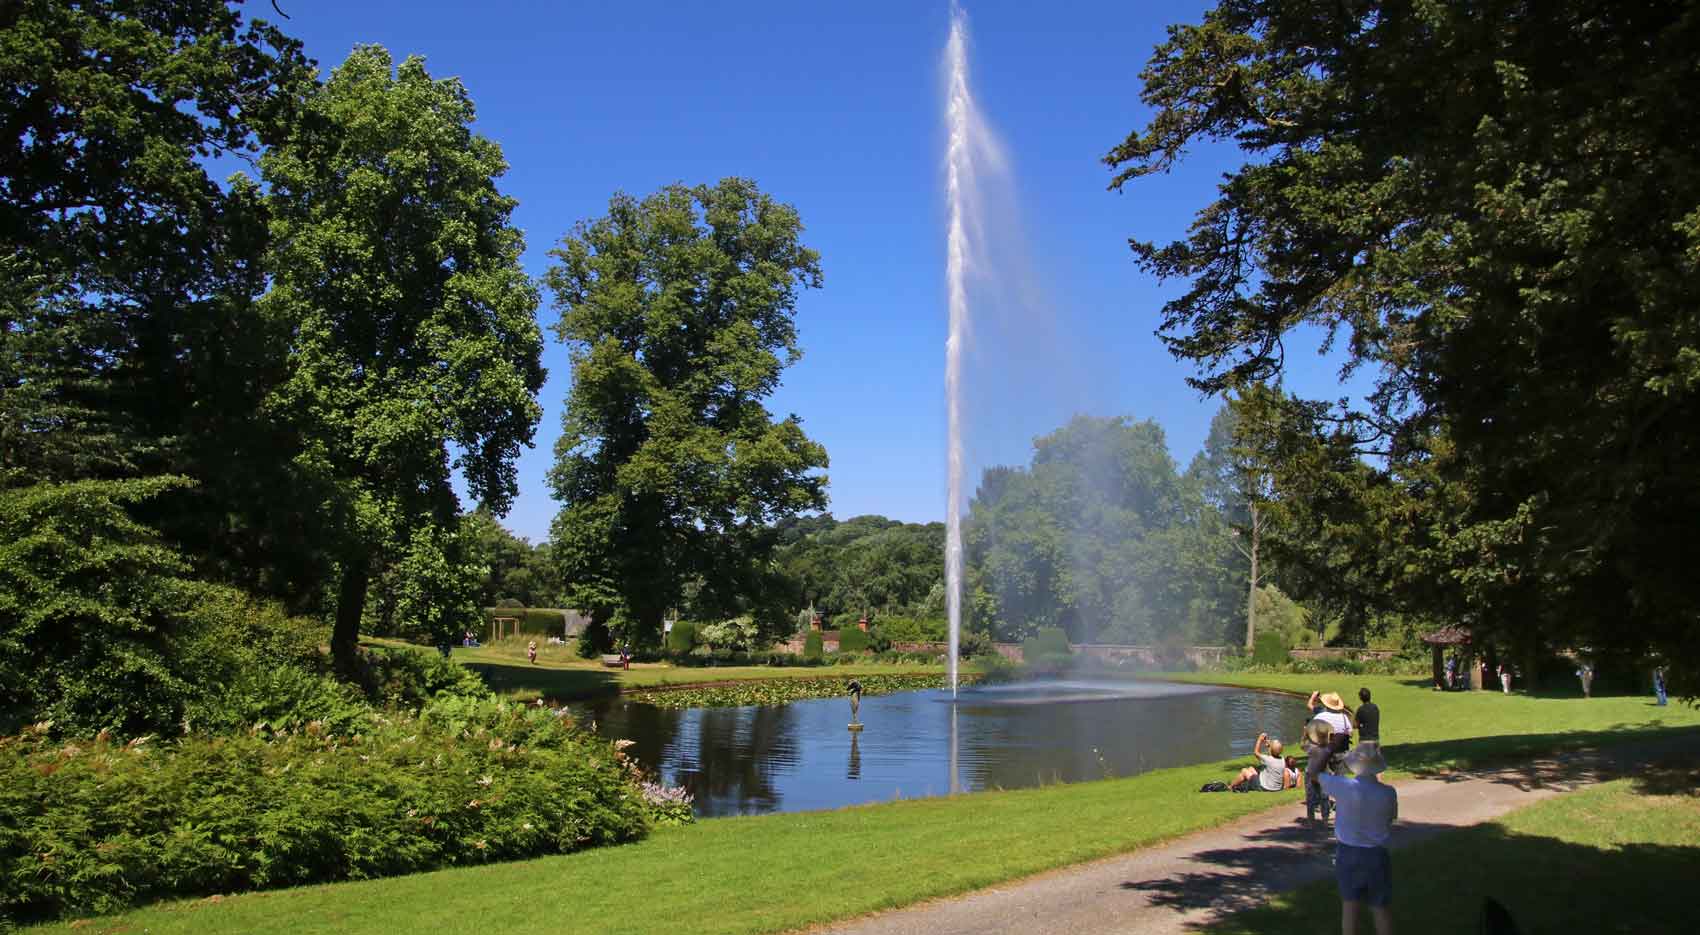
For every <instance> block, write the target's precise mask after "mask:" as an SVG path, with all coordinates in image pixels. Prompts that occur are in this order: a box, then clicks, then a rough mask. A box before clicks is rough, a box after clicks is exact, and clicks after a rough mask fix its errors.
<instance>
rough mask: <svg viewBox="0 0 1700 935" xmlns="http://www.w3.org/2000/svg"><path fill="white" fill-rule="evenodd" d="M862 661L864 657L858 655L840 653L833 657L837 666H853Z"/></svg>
mask: <svg viewBox="0 0 1700 935" xmlns="http://www.w3.org/2000/svg"><path fill="white" fill-rule="evenodd" d="M861 661H862V657H861V656H860V655H859V654H857V653H845V652H840V653H834V654H833V656H832V664H833V665H835V666H853V665H855V664H856V663H858V662H861Z"/></svg>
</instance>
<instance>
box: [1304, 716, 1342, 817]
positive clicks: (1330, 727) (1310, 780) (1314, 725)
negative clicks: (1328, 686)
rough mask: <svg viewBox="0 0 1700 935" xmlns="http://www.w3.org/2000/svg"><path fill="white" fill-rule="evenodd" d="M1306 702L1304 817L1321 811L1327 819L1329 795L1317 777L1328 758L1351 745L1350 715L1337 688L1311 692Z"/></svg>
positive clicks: (1313, 815)
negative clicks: (1325, 792) (1307, 713)
mask: <svg viewBox="0 0 1700 935" xmlns="http://www.w3.org/2000/svg"><path fill="white" fill-rule="evenodd" d="M1305 705H1306V707H1308V708H1310V713H1311V719H1310V723H1309V724H1307V725H1305V737H1306V743H1305V754H1306V756H1307V757H1308V760H1307V761H1306V762H1305V817H1306V818H1307V819H1308V818H1315V817H1316V813H1317V812H1321V814H1322V820H1323V821H1327V820H1328V810H1329V805H1328V797H1327V796H1326V795H1324V794H1323V792H1322V786H1321V785H1320V784H1319V783H1318V782H1317V777H1318V776H1320V775H1322V773H1323V772H1324V771H1325V770H1326V769H1327V768H1328V761H1329V759H1330V758H1332V757H1333V756H1334V755H1335V754H1339V753H1344V752H1345V751H1346V748H1347V747H1349V746H1351V743H1352V719H1351V716H1350V715H1348V714H1347V713H1346V703H1345V702H1344V701H1341V700H1340V696H1339V694H1338V693H1336V692H1327V693H1324V692H1319V691H1315V692H1311V693H1310V700H1309V701H1307V702H1305Z"/></svg>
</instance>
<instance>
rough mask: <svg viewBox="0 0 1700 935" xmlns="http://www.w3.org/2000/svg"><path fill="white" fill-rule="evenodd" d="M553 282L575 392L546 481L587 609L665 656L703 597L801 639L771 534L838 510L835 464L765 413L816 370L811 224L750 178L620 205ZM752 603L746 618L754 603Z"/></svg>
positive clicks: (792, 424) (559, 555)
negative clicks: (662, 644) (795, 518)
mask: <svg viewBox="0 0 1700 935" xmlns="http://www.w3.org/2000/svg"><path fill="white" fill-rule="evenodd" d="M608 209H609V210H608V214H607V215H605V216H603V217H601V218H597V219H595V220H592V221H586V222H581V223H580V224H579V225H577V227H575V228H574V230H573V232H572V233H571V234H570V235H568V236H567V237H565V238H564V239H563V240H562V241H561V243H560V245H559V246H558V247H557V248H556V249H555V250H553V251H551V255H552V256H553V257H554V258H555V260H556V262H555V264H554V265H552V266H551V267H550V268H549V271H548V273H547V275H546V277H545V281H546V282H547V284H548V286H549V288H550V289H551V290H552V291H553V293H554V301H555V306H556V308H557V309H559V310H560V313H561V317H560V321H559V323H558V324H557V325H556V333H557V334H558V335H559V336H560V338H561V340H562V341H564V342H566V344H567V345H568V347H569V348H570V352H571V356H572V362H573V385H572V389H571V391H570V392H569V394H568V397H567V406H566V412H565V414H564V415H563V417H562V423H563V432H562V435H561V439H560V441H559V442H558V443H557V444H556V448H555V466H554V468H553V469H552V470H551V471H550V475H549V482H550V486H551V488H552V489H553V491H554V496H555V498H556V499H557V500H559V501H560V502H561V505H562V506H561V511H560V513H559V514H558V515H557V516H556V518H555V521H554V525H553V526H552V528H551V535H550V540H551V544H552V546H553V550H554V557H555V559H556V561H557V562H558V563H559V567H560V568H561V577H562V579H563V580H564V581H566V582H568V586H569V588H570V589H571V594H570V597H571V598H572V600H573V603H574V605H575V606H577V607H579V608H581V609H585V610H589V611H591V612H593V613H594V614H595V616H596V617H597V619H599V620H608V619H610V617H611V616H612V615H613V614H615V613H620V614H622V615H624V620H623V621H622V622H623V623H624V625H625V626H626V628H627V630H628V636H631V637H634V638H636V639H638V640H640V641H644V642H653V641H654V640H655V639H657V638H658V635H659V633H660V628H661V621H662V618H663V615H664V614H665V613H666V611H667V610H668V609H670V608H672V607H674V606H675V605H676V604H677V603H678V602H679V600H680V599H681V597H682V595H683V591H684V588H685V586H686V584H687V583H690V584H691V585H692V587H693V590H694V592H695V601H696V602H697V603H698V604H699V605H701V606H705V607H718V608H720V609H721V610H722V611H723V612H724V613H725V615H726V616H731V615H733V614H734V613H736V612H739V611H750V612H752V613H753V614H754V615H755V616H756V617H757V620H758V622H759V623H762V625H763V626H764V629H766V630H767V631H768V632H778V631H780V630H782V629H784V628H786V627H787V626H788V625H789V623H790V621H789V619H788V616H787V615H786V614H785V612H784V608H783V607H782V606H781V605H780V604H778V603H777V602H774V601H772V600H770V598H771V597H772V596H774V595H778V594H782V593H783V589H782V587H781V584H782V583H781V582H780V580H779V579H778V577H777V575H776V574H775V571H774V569H773V568H771V567H770V563H769V559H770V558H771V556H772V553H773V549H774V546H775V544H776V541H775V533H774V530H773V527H772V524H773V523H774V522H776V521H778V520H782V519H784V518H785V517H787V516H792V515H795V514H797V513H800V512H803V511H808V510H817V509H821V508H823V507H824V506H825V505H826V477H825V476H824V475H822V474H820V473H819V469H821V468H824V467H826V465H827V456H826V450H825V449H824V448H822V447H821V446H820V445H819V444H818V443H816V442H814V441H812V440H810V439H809V438H808V436H807V435H805V434H804V433H803V428H802V423H801V420H800V419H798V418H797V417H796V416H794V415H793V416H790V417H788V418H785V419H781V420H778V421H775V420H774V419H773V417H772V416H771V414H770V413H769V412H768V410H767V408H766V406H764V405H763V402H762V401H763V400H764V399H765V398H766V397H767V396H768V395H770V394H771V393H772V392H773V391H774V390H775V389H776V388H777V387H778V386H779V379H780V374H781V373H782V372H783V370H784V368H785V367H787V366H789V365H790V364H792V363H794V362H796V360H797V359H798V358H799V357H800V356H801V353H802V352H801V350H800V348H799V346H798V343H797V330H796V323H795V320H794V319H795V314H796V304H797V296H798V292H799V290H800V289H804V288H812V287H818V286H819V285H820V282H821V273H820V260H819V257H818V256H817V255H816V253H815V252H814V251H813V250H810V249H809V248H807V247H805V246H804V245H803V244H802V242H801V240H800V237H801V234H802V222H801V220H800V219H799V218H798V216H797V212H796V211H795V210H794V209H792V208H791V207H790V206H788V205H784V204H781V203H779V202H776V201H774V200H773V199H772V198H771V197H770V196H768V195H766V194H764V193H762V192H761V191H759V190H758V189H757V188H756V186H755V184H754V183H753V182H750V181H748V180H746V179H737V178H732V179H726V180H723V181H721V182H720V183H718V184H716V185H698V186H694V187H687V186H684V185H671V186H668V187H667V188H664V189H662V190H661V191H659V192H657V193H655V194H653V195H650V196H649V197H647V198H644V199H642V200H638V199H636V198H633V197H631V196H628V195H623V194H621V195H616V196H615V197H614V198H613V199H612V200H611V201H610V202H609V206H608ZM751 604H753V605H754V606H745V605H751Z"/></svg>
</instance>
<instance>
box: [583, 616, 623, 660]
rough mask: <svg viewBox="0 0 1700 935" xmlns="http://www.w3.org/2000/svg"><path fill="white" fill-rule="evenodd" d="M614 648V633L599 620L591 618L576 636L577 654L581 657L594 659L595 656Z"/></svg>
mask: <svg viewBox="0 0 1700 935" xmlns="http://www.w3.org/2000/svg"><path fill="white" fill-rule="evenodd" d="M613 648H614V634H612V633H610V632H608V625H607V624H606V623H603V622H602V621H600V620H592V621H590V623H589V624H587V625H586V626H585V628H584V632H583V633H580V634H579V637H578V654H579V657H580V658H583V659H595V658H596V657H597V656H600V655H602V654H603V653H605V652H607V651H609V650H610V649H613Z"/></svg>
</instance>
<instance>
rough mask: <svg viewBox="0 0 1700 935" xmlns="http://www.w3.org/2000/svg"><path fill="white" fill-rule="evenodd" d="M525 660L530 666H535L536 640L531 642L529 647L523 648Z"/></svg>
mask: <svg viewBox="0 0 1700 935" xmlns="http://www.w3.org/2000/svg"><path fill="white" fill-rule="evenodd" d="M525 658H527V659H530V660H531V664H532V665H537V641H536V640H532V641H531V645H529V646H527V647H525Z"/></svg>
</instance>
